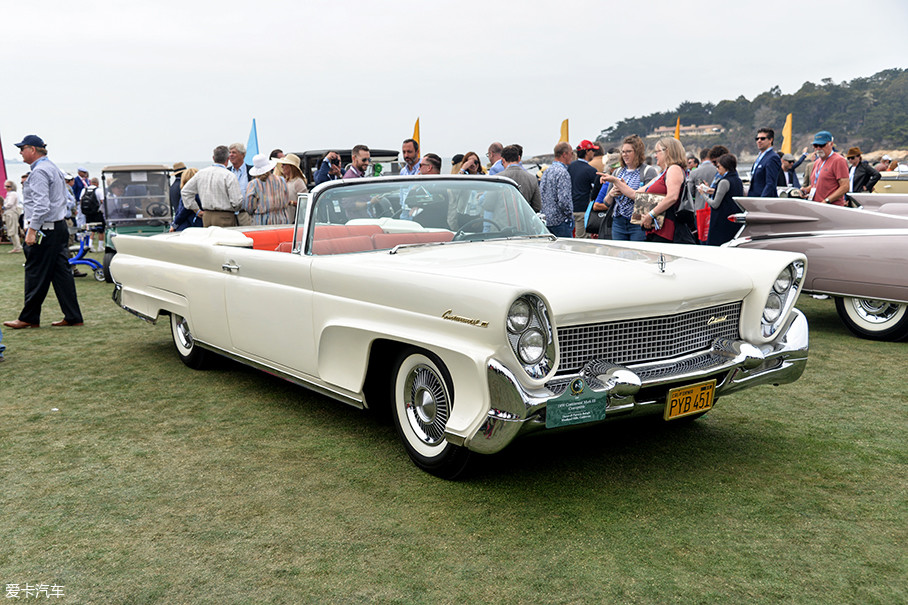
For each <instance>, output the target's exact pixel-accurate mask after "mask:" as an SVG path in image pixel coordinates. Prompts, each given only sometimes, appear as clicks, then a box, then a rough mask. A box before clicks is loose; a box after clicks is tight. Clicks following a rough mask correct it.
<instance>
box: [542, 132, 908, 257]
mask: <svg viewBox="0 0 908 605" xmlns="http://www.w3.org/2000/svg"><path fill="white" fill-rule="evenodd" d="M774 139H775V132H774V131H773V129H771V128H761V129H759V130H758V131H757V133H756V135H755V137H754V141H755V143H756V152H757V157H756V159H755V160H754V162H753V164H752V165H751V166H750V171H749V173H750V174H749V186H748V187H747V188H746V190H745V186H744V182H743V180H742V179H741V177H740V175H739V174H738V158H737V157H736V156H735V155H734V154H732V153H730V152H729V150H728V148H727V147H725V146H723V145H715V146H713V147H710V148H704V149H702V150H700V153H699V156H696V155H693V154H687V153H686V152H685V150H684V147H683V146H682V145H681V143H680V142H679V141H677V140H676V139H674V138H662V139H659V140H657V141H656V142H655V143H654V145H653V148H652V156H647V154H646V148H645V144H644V141H643V139H641V138H640V137H639V136H637V135H631V136H629V137H627V138H625V139H624V140H623V141H622V142H621V145H620V147H618V148H615V149H611V150H609V153H608V154H603V151H602V150H601V149H600V147H599V146H598V145H596V144H594V143H592V142H590V141H581V142H580V144H579V145H577V147H576V148H572V147H571V146H570V145H569V144H568V143H564V142H562V143H558V144H557V145H556V146H555V148H554V150H553V151H554V161H553V162H552V165H551V167H550V168H549V169H548V170H546V171H545V173H544V174H543V175H542V179H541V181H540V190H541V191H542V214H543V215H545V220H546V226H547V227H548V229H549V231H551V232H552V233H553V234H555V235H558V236H559V237H586V238H599V239H613V240H625V241H657V242H672V243H689V244H693V243H700V244H706V245H712V246H719V245H722V244H724V243H725V242H727V241H729V240H730V239H732V238H733V237H734V235H735V233H736V232H737V227H736V226H735V225H734V224H733V223H732V222H731V221H729V220H728V217H729V216H731V215H732V214H735V213H738V212H740V209H739V207H738V206H737V204H736V203H735V198H736V197H742V196H747V197H777V196H778V192H779V188H786V189H788V190H789V195H790V197H802V198H804V199H808V200H812V201H816V202H823V203H827V204H834V205H839V206H842V205H844V204H845V203H846V194H848V193H852V192H872V191H873V188H874V186H875V185H876V183H877V182H878V181H879V180H880V176H881V175H880V172H879V170H878V168H875V167H873V166H871V165H870V164H869V163H868V162H867V161H866V160H864V159H863V157H862V154H861V150H860V148H859V147H851V148H849V149H848V150H847V152H846V153H844V154H843V153H841V152H839V151H838V150H836V148H835V144H834V139H833V136H832V134H830V133H829V132H828V131H825V130H824V131H820V132H818V133H817V134H816V135H815V136H814V140H813V143H812V148H813V151H812V152H811V151H810V147H805V148H804V150H803V151H802V152H801V155H800V157H799V158H795V157H794V156H793V155H792V154H789V153H786V154H783V155H780V154H779V153H778V152H777V151H776V150H775V149H774V143H775V140H774ZM603 155H605V158H604V160H602V159H600V158H602V156H603ZM597 161H598V162H599V164H598V166H597V165H596V163H597ZM805 162H806V164H805ZM890 162H891V160H890V158H889V157H888V156H884V160H883V161H882V162H881V164H883V163H885V166H882V165H878V167H879V168H883V169H890V168H891V167H892V166H891V164H890ZM653 164H655V166H653ZM802 164H803V165H804V166H805V168H804V171H803V173H802V178H803V182H804V185H803V186H802V185H801V181H800V180H799V178H798V174H797V172H796V169H797V168H798V167H799V166H801V165H802Z"/></svg>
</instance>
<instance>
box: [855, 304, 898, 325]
mask: <svg viewBox="0 0 908 605" xmlns="http://www.w3.org/2000/svg"><path fill="white" fill-rule="evenodd" d="M851 304H852V306H853V307H854V310H855V313H857V315H858V317H860V318H861V319H862V320H864V321H866V322H867V323H871V324H884V323H886V322H889V321H892V319H893V318H894V317H895V316H896V315H898V313H899V310H900V309H901V305H898V304H896V303H891V302H887V301H885V300H874V299H871V298H852V299H851Z"/></svg>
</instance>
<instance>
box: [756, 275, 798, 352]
mask: <svg viewBox="0 0 908 605" xmlns="http://www.w3.org/2000/svg"><path fill="white" fill-rule="evenodd" d="M803 280H804V262H803V261H795V262H793V263H791V264H790V265H788V266H787V267H785V268H784V269H782V272H781V273H779V275H778V276H777V277H776V279H775V281H774V282H773V283H772V288H771V289H770V290H769V295H768V296H767V297H766V303H765V304H764V305H763V322H762V325H763V336H767V337H768V336H772V335H773V334H775V333H776V330H778V329H779V327H780V326H781V325H782V321H783V320H784V319H785V317H787V316H788V312H789V311H791V308H792V307H793V306H794V303H795V300H796V299H797V298H798V292H799V291H800V289H801V282H802V281H803Z"/></svg>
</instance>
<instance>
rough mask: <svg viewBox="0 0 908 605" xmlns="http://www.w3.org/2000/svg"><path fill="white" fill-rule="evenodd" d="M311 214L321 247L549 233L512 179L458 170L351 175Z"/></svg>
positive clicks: (334, 250) (325, 250) (316, 250)
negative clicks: (390, 176) (366, 177)
mask: <svg viewBox="0 0 908 605" xmlns="http://www.w3.org/2000/svg"><path fill="white" fill-rule="evenodd" d="M311 220H312V222H313V223H314V225H315V228H314V229H313V230H312V234H313V235H312V243H311V245H310V247H309V250H310V252H311V253H312V254H316V255H322V254H343V253H347V252H366V251H369V250H389V249H391V248H394V247H395V246H398V245H402V244H421V243H435V242H448V241H461V240H484V239H498V238H506V237H519V236H533V235H548V233H549V232H548V230H547V229H546V227H545V225H544V224H543V222H542V221H541V220H540V219H539V217H537V216H536V213H535V212H533V209H532V208H530V205H529V204H528V203H527V202H526V200H525V199H524V198H523V196H522V195H521V194H520V191H519V190H518V189H517V188H516V187H514V186H513V185H511V184H510V183H504V182H500V181H495V180H491V179H485V178H462V177H457V176H453V177H443V178H429V177H413V178H411V179H395V180H393V181H390V180H389V181H375V180H370V181H365V182H362V183H356V184H350V181H346V182H345V183H344V185H342V186H338V187H332V188H330V189H327V190H325V191H323V192H321V193H320V194H319V195H318V198H317V199H316V200H315V207H314V208H313V215H312V218H311Z"/></svg>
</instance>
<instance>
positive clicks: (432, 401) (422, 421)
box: [404, 365, 449, 445]
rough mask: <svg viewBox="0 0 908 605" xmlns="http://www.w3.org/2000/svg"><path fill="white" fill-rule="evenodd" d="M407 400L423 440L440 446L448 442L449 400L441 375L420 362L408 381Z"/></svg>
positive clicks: (409, 414) (411, 418)
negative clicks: (446, 428) (446, 429)
mask: <svg viewBox="0 0 908 605" xmlns="http://www.w3.org/2000/svg"><path fill="white" fill-rule="evenodd" d="M404 403H405V404H406V408H407V420H408V421H409V423H410V428H411V429H413V432H414V433H415V434H416V437H417V438H419V440H420V441H422V442H423V443H425V444H427V445H436V444H439V443H441V442H442V441H444V438H445V425H446V424H447V423H448V413H449V402H448V396H447V393H445V389H444V384H443V382H442V379H441V377H440V376H439V375H438V374H436V373H435V372H434V371H433V370H432V368H430V367H428V366H426V365H418V366H416V367H415V368H413V369H412V370H411V371H410V373H409V374H408V375H407V380H406V382H405V383H404Z"/></svg>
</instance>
